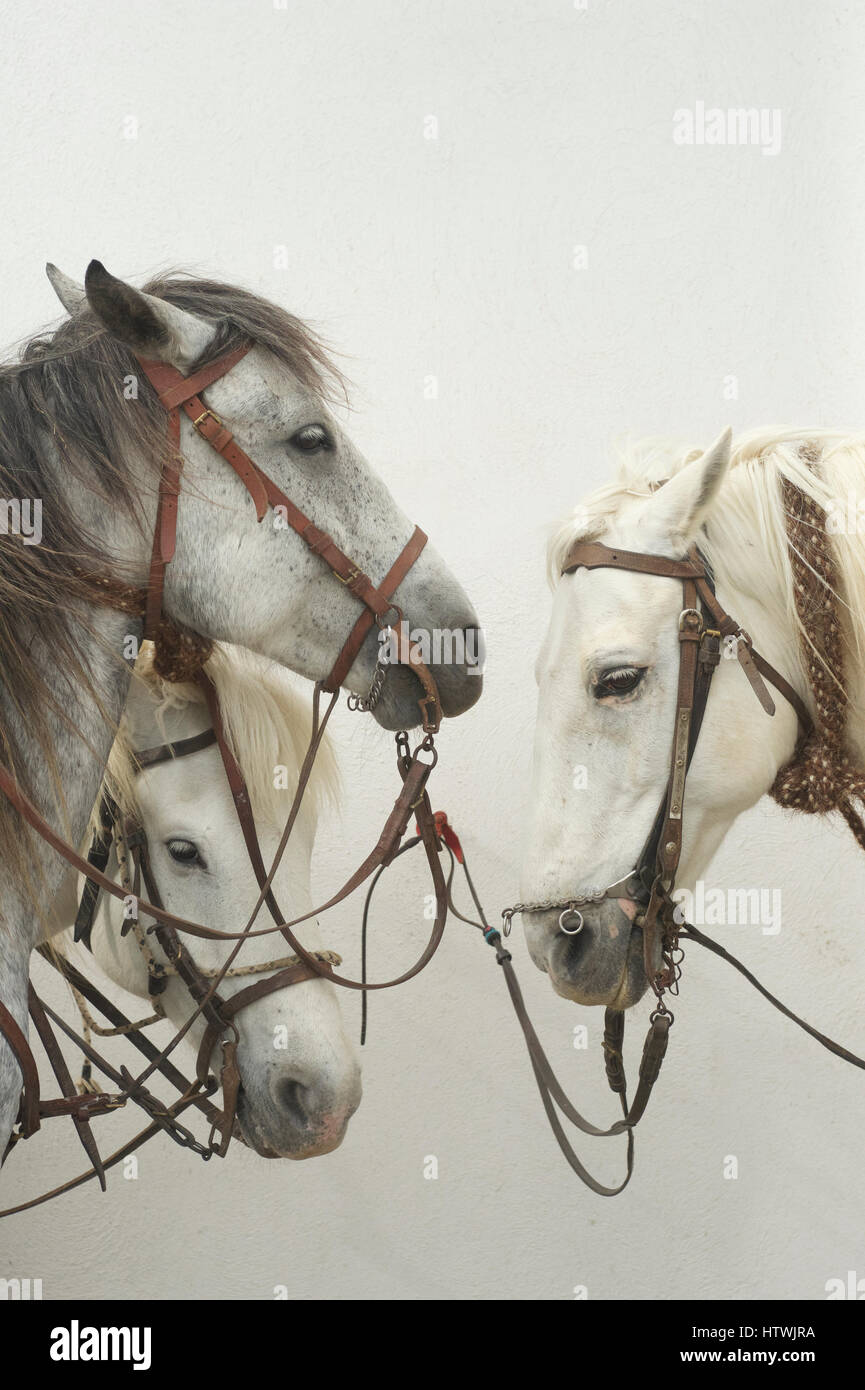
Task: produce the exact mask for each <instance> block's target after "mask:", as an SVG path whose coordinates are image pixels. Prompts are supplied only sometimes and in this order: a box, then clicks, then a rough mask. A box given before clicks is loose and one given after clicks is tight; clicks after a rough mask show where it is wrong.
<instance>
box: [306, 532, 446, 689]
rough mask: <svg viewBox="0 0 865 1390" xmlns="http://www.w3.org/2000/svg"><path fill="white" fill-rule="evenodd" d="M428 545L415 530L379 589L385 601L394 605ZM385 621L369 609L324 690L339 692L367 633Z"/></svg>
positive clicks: (356, 628) (366, 610) (324, 685)
mask: <svg viewBox="0 0 865 1390" xmlns="http://www.w3.org/2000/svg"><path fill="white" fill-rule="evenodd" d="M426 543H427V537H426V535H425V534H424V532H423V531H422V530H421V529H420V527H419V526H416V527H415V528H414V531H413V532H412V534H411V536H410V537H409V540H408V542H407V543H406V545H405V546H404V547H403V549H402V551H401V552H400V554H399V555H398V556H397V558H396V560H395V561H394V563H393V564H392V565H391V567H390V569H389V570H388V572H387V574H386V575H385V577H384V579H383V580H382V581H381V584H380V585H379V589H380V590H381V592H382V593H383V594H384V596H385V598H386V599H387V600H388V601H389V602H390V601H391V600H392V599H393V596H394V594H395V593H396V591H397V589H398V588H399V586H400V584H401V583H402V581H403V580H404V579H405V577H406V575H407V574H408V572H409V570H410V569H411V567H412V565H413V564H414V562H415V560H416V559H417V558H418V556H419V555H420V553H421V551H422V550H423V548H424V546H425V545H426ZM396 611H397V613H398V614H399V619H400V620H401V619H402V612H401V610H399V609H397V610H396ZM376 616H378V617H381V618H384V617H385V616H386V615H385V614H374V613H373V611H372V609H371V608H365V609H364V610H363V612H362V613H361V615H360V617H359V618H358V620H357V622H356V623H355V625H354V627H353V628H352V630H351V632H350V633H349V635H348V637H347V638H346V641H345V646H344V647H343V649H342V651H341V652H340V654H339V656H338V657H337V659H336V661H335V662H334V665H333V670H332V671H331V673H330V675H329V676H328V677H327V680H326V681H325V682H324V684H323V689H325V690H326V691H328V692H332V691H334V690H338V689H339V687H340V686H341V685H342V683H343V681H344V680H345V678H346V676H347V675H348V673H349V671H350V670H351V668H352V666H353V665H354V663H355V661H356V659H357V655H358V652H359V651H360V649H361V647H362V646H363V644H364V640H365V638H366V635H367V633H368V632H369V630H370V628H371V627H372V625H373V621H374V619H375V617H376Z"/></svg>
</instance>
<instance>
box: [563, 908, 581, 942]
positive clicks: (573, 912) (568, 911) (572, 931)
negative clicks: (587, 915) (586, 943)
mask: <svg viewBox="0 0 865 1390" xmlns="http://www.w3.org/2000/svg"><path fill="white" fill-rule="evenodd" d="M566 917H575V918H576V919H577V925H576V926H575V927H570V928H568V927H566V926H565V918H566ZM583 926H584V923H583V914H582V912H579V911H578V910H577V908H575V907H566V908H565V910H564V912H560V913H559V931H563V932H564V933H565V936H579V934H580V932H581V931H582V930H583Z"/></svg>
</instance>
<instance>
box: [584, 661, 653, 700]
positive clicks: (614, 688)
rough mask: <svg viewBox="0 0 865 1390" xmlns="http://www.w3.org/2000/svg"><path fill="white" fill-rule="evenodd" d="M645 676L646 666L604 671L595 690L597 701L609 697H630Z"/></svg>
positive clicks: (622, 667)
mask: <svg viewBox="0 0 865 1390" xmlns="http://www.w3.org/2000/svg"><path fill="white" fill-rule="evenodd" d="M645 674H646V668H645V667H644V666H616V667H614V668H613V669H612V670H611V671H604V672H603V674H602V675H601V677H600V679H599V680H598V683H597V685H596V686H595V689H594V696H595V699H596V700H603V699H604V698H605V696H607V695H630V693H631V691H632V690H636V688H637V686H638V685H639V684H640V681H641V680H642V679H643V677H644V675H645Z"/></svg>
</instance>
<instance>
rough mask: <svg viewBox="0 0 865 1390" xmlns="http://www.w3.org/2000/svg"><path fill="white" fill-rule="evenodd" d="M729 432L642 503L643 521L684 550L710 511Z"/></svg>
mask: <svg viewBox="0 0 865 1390" xmlns="http://www.w3.org/2000/svg"><path fill="white" fill-rule="evenodd" d="M732 438H733V431H732V430H731V429H730V428H729V426H728V428H727V429H725V430H724V432H723V434H721V435H719V437H718V438H717V439H716V440H715V443H714V444H713V445H712V446H711V448H709V449H707V450H706V452H705V454H703V455H701V457H700V458H698V459H695V460H694V462H693V463H689V464H687V466H686V467H685V468H683V469H682V470H681V472H679V473H675V474H674V475H673V477H672V478H671V479H670V481H669V482H668V483H665V484H664V486H663V487H661V488H659V489H658V491H657V492H655V493H653V494H652V497H651V498H650V499H649V501H648V502H647V503H646V510H645V513H644V519H645V521H646V522H647V523H648V524H649V525H650V526H652V527H653V528H656V529H657V530H658V532H659V533H660V534H661V535H662V536H663V537H664V538H665V539H667V538H672V540H673V543H674V545H675V546H677V547H679V546H681V547H682V548H683V549H686V548H687V546H688V545H690V544H691V543H692V542H693V541H694V540H695V539H696V535H697V532H698V531H699V529H700V527H701V526H702V524H703V522H704V521H705V519H706V517H707V516H708V514H709V511H710V510H711V507H712V503H713V502H714V500H715V498H716V496H717V494H718V490H719V489H720V487H721V484H722V482H723V481H724V477H725V476H726V473H727V469H728V467H729V464H730V445H731V443H732Z"/></svg>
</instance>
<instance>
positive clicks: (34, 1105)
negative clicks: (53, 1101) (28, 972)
mask: <svg viewBox="0 0 865 1390" xmlns="http://www.w3.org/2000/svg"><path fill="white" fill-rule="evenodd" d="M0 1033H2V1034H3V1036H4V1038H5V1039H6V1041H7V1043H8V1044H9V1046H10V1047H11V1049H12V1052H13V1054H14V1056H15V1060H16V1062H17V1063H18V1066H19V1067H20V1069H21V1076H22V1079H23V1089H22V1092H21V1106H20V1109H19V1112H18V1116H19V1120H20V1124H21V1137H22V1139H29V1137H30V1135H31V1134H35V1133H36V1131H37V1129H38V1128H39V1068H38V1067H37V1065H36V1058H35V1057H34V1056H33V1053H32V1051H31V1049H30V1044H29V1042H28V1041H27V1038H26V1037H25V1035H24V1033H23V1032H22V1030H21V1028H20V1027H19V1025H18V1024H17V1023H16V1021H15V1019H14V1018H13V1016H12V1014H11V1013H10V1012H9V1010H8V1009H7V1007H6V1005H5V1004H4V1003H3V1002H2V1001H0ZM7 1152H8V1150H7ZM5 1156H6V1155H5V1154H4V1158H5Z"/></svg>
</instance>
